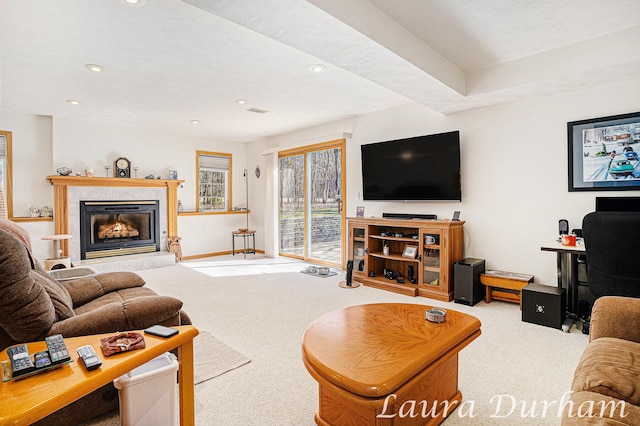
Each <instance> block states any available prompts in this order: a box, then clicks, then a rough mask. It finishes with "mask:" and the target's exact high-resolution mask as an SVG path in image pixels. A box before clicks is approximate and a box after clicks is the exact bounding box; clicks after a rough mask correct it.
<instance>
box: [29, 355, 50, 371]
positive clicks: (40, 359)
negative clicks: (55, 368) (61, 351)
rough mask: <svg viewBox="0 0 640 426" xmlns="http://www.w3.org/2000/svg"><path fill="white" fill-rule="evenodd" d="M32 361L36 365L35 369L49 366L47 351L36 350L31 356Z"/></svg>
mask: <svg viewBox="0 0 640 426" xmlns="http://www.w3.org/2000/svg"><path fill="white" fill-rule="evenodd" d="M33 363H34V364H35V365H36V369H39V368H45V367H48V366H50V365H51V357H50V356H49V351H41V352H36V354H35V355H34V356H33Z"/></svg>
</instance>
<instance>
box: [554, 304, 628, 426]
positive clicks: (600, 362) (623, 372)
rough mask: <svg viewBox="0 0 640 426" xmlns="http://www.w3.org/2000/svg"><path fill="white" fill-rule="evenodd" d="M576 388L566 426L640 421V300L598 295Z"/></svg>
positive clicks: (572, 387) (567, 408)
mask: <svg viewBox="0 0 640 426" xmlns="http://www.w3.org/2000/svg"><path fill="white" fill-rule="evenodd" d="M571 391H572V394H571V401H570V403H569V404H567V405H566V407H565V411H564V417H563V419H562V425H563V426H569V425H576V426H578V425H580V426H582V425H586V424H593V425H629V426H637V425H640V299H637V298H631V297H621V296H603V297H600V298H599V299H597V300H596V302H595V303H594V305H593V310H592V312H591V329H590V334H589V345H587V348H586V349H585V350H584V352H583V354H582V357H581V358H580V362H579V363H578V367H577V368H576V371H575V374H574V378H573V384H572V386H571Z"/></svg>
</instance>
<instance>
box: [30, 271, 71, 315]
mask: <svg viewBox="0 0 640 426" xmlns="http://www.w3.org/2000/svg"><path fill="white" fill-rule="evenodd" d="M31 276H32V277H33V279H34V280H35V282H36V283H38V284H39V285H40V286H42V288H43V289H44V291H46V292H47V294H48V295H49V297H50V298H51V303H53V307H54V308H55V312H56V321H60V320H63V319H67V318H71V317H72V316H74V315H75V313H74V312H73V301H72V300H71V296H69V292H68V291H67V289H66V288H64V286H63V285H62V284H60V283H59V282H58V281H57V280H54V279H53V278H51V277H49V275H48V274H47V273H46V272H40V271H38V270H36V269H34V270H33V271H31Z"/></svg>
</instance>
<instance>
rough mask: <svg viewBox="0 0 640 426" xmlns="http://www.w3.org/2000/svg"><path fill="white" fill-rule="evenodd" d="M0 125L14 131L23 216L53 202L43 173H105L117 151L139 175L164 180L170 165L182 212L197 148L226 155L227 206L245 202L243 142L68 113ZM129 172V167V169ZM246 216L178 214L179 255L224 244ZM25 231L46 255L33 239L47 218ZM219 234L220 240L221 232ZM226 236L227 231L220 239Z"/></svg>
mask: <svg viewBox="0 0 640 426" xmlns="http://www.w3.org/2000/svg"><path fill="white" fill-rule="evenodd" d="M0 128H1V129H2V130H9V131H12V132H13V169H14V173H13V177H14V216H27V212H28V209H29V206H32V205H33V206H38V207H42V206H44V205H49V206H52V205H53V187H52V186H51V184H50V183H49V181H48V180H46V176H47V175H52V174H56V171H55V170H56V169H57V168H59V167H61V166H67V167H70V168H71V169H73V172H74V174H75V173H76V172H81V173H82V174H84V169H85V167H86V166H91V167H93V169H94V173H95V175H96V176H105V175H106V170H105V169H104V166H105V165H110V166H111V169H110V170H109V173H110V174H111V175H112V174H113V161H114V160H115V159H116V158H118V157H120V156H124V157H127V158H128V159H129V160H131V163H132V166H138V167H140V169H139V170H138V177H144V176H146V175H148V174H153V175H155V176H157V175H161V177H162V178H165V179H166V178H168V174H169V170H177V171H178V178H179V179H181V180H184V181H185V182H184V184H183V185H182V186H181V187H180V188H178V199H180V200H181V201H182V203H183V206H184V208H185V211H194V210H195V206H196V203H197V200H196V184H195V179H196V171H195V158H196V150H204V151H214V152H224V153H231V154H232V156H233V170H232V185H233V189H232V194H233V200H232V204H233V205H234V206H236V205H243V206H244V205H245V203H246V202H245V181H244V177H243V176H242V175H243V169H244V168H245V164H246V162H247V160H246V156H247V149H246V145H245V144H242V143H229V142H225V141H215V140H212V139H203V138H194V137H189V136H185V135H176V134H169V133H165V132H161V131H157V130H153V129H141V128H136V127H126V126H114V125H110V124H105V123H96V122H87V121H81V120H73V119H68V118H57V117H54V118H51V117H43V116H34V115H29V114H9V113H4V112H3V113H1V114H0ZM132 175H133V171H132ZM244 223H245V216H244V215H239V214H234V215H208V216H204V217H202V216H185V217H181V218H180V219H179V232H180V236H181V237H182V249H183V255H185V256H188V255H197V254H202V253H216V252H220V251H229V250H230V249H231V231H232V230H234V229H237V228H238V227H242V226H243V225H244ZM20 225H21V226H23V227H25V228H26V229H27V230H28V231H29V232H30V234H31V237H32V242H33V246H34V253H35V254H36V257H38V258H39V259H43V258H45V257H50V253H49V252H50V251H51V249H50V247H49V246H50V245H51V244H50V243H49V242H46V241H41V240H40V237H42V236H43V235H48V234H52V233H54V225H53V223H52V222H45V223H42V222H21V223H20ZM222 235H224V238H222V237H221V236H222ZM227 235H228V237H227Z"/></svg>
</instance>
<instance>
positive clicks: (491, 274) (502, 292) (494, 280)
mask: <svg viewBox="0 0 640 426" xmlns="http://www.w3.org/2000/svg"><path fill="white" fill-rule="evenodd" d="M480 282H481V283H482V284H483V285H484V286H485V289H486V290H485V298H484V301H485V302H486V303H491V300H492V299H496V300H501V301H503V302H513V303H519V304H520V310H522V297H521V295H522V289H523V288H525V287H526V286H527V284H529V283H532V282H533V275H528V274H519V273H516V272H505V271H486V272H485V273H484V274H480Z"/></svg>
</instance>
